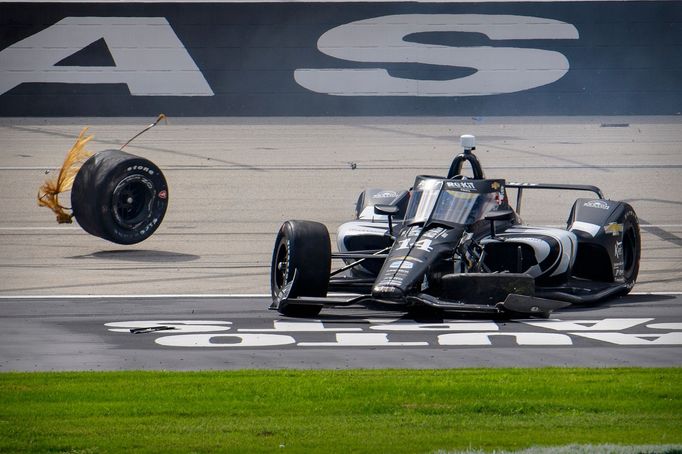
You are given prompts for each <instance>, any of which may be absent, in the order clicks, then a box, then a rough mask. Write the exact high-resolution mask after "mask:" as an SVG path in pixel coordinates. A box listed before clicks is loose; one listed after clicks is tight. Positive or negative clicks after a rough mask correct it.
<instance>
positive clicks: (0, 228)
mask: <svg viewBox="0 0 682 454" xmlns="http://www.w3.org/2000/svg"><path fill="white" fill-rule="evenodd" d="M80 229H81V228H80V227H78V226H73V227H0V231H5V232H7V231H10V232H11V231H16V230H18V231H21V230H29V231H32V230H37V231H43V230H48V231H52V230H80Z"/></svg>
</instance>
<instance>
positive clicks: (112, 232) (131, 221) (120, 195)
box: [71, 150, 168, 244]
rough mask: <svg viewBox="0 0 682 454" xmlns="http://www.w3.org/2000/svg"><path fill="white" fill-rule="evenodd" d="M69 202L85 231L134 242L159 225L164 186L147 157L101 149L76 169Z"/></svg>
mask: <svg viewBox="0 0 682 454" xmlns="http://www.w3.org/2000/svg"><path fill="white" fill-rule="evenodd" d="M71 206H72V207H73V214H74V217H75V218H76V221H78V224H79V225H80V226H81V227H82V228H83V229H84V230H85V231H86V232H88V233H90V234H92V235H95V236H98V237H100V238H103V239H105V240H109V241H112V242H114V243H118V244H135V243H139V242H140V241H143V240H145V239H147V238H149V237H150V236H151V235H152V234H153V233H154V232H155V231H156V229H157V228H158V227H159V225H160V224H161V221H162V220H163V217H164V215H165V213H166V208H167V207H168V185H167V183H166V179H165V177H164V176H163V173H162V172H161V169H159V168H158V167H157V166H156V165H155V164H154V163H152V162H151V161H149V160H147V159H144V158H141V157H139V156H135V155H131V154H128V153H125V152H123V151H120V150H106V151H102V152H99V153H97V154H95V155H94V156H92V157H91V158H90V159H88V160H87V161H85V163H84V164H83V166H82V167H81V168H80V170H79V171H78V173H77V174H76V178H75V179H74V182H73V188H72V189H71Z"/></svg>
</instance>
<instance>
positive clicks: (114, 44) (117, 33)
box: [0, 17, 213, 96]
mask: <svg viewBox="0 0 682 454" xmlns="http://www.w3.org/2000/svg"><path fill="white" fill-rule="evenodd" d="M101 39H104V41H105V42H106V46H107V47H108V49H109V51H110V53H111V57H112V58H113V60H114V63H115V66H61V65H57V64H58V63H59V62H60V61H62V60H64V59H66V58H67V57H69V56H71V55H73V54H75V53H77V52H78V51H80V50H81V49H83V48H85V47H87V46H89V45H90V44H92V43H94V42H95V41H98V40H101ZM25 82H44V83H65V84H116V83H121V84H126V85H127V86H128V89H129V90H130V94H131V95H133V96H213V91H212V90H211V87H210V86H209V85H208V82H206V79H204V76H203V75H202V74H201V71H200V70H199V68H198V67H197V65H196V64H195V63H194V61H193V60H192V57H190V55H189V53H187V50H186V49H185V46H184V45H183V44H182V42H181V41H180V40H179V39H178V37H177V35H176V34H175V32H174V31H173V29H172V28H171V26H170V24H169V23H168V21H167V20H166V18H164V17H67V18H64V19H62V20H61V21H59V22H57V23H56V24H54V25H52V26H50V27H48V28H46V29H45V30H42V31H40V32H38V33H36V34H35V35H32V36H29V37H28V38H26V39H23V40H21V41H19V42H17V43H14V44H12V45H11V46H9V47H7V48H5V49H3V50H1V51H0V94H3V93H6V92H7V91H9V90H11V89H13V88H14V87H16V86H18V85H20V84H22V83H25Z"/></svg>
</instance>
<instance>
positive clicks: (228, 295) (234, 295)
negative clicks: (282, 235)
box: [0, 291, 682, 300]
mask: <svg viewBox="0 0 682 454" xmlns="http://www.w3.org/2000/svg"><path fill="white" fill-rule="evenodd" d="M630 295H640V296H642V295H673V296H677V295H682V291H671V292H631V293H630ZM334 296H338V297H354V296H358V294H357V293H348V294H346V293H334ZM270 297H271V295H270V294H269V293H243V294H239V293H213V294H211V293H209V294H195V293H168V294H155V295H154V294H152V295H0V300H8V299H21V300H28V299H123V298H153V299H158V298H197V299H210V298H270Z"/></svg>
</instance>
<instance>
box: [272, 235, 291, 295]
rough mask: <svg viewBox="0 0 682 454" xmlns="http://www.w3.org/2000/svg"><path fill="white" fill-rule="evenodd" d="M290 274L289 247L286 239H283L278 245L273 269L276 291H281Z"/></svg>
mask: <svg viewBox="0 0 682 454" xmlns="http://www.w3.org/2000/svg"><path fill="white" fill-rule="evenodd" d="M288 274H289V249H288V247H287V242H286V240H282V241H281V242H280V243H279V246H278V247H277V254H276V255H275V263H274V270H273V287H274V291H275V293H277V292H279V291H280V289H281V288H282V287H284V285H285V284H286V282H287V275H288Z"/></svg>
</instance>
